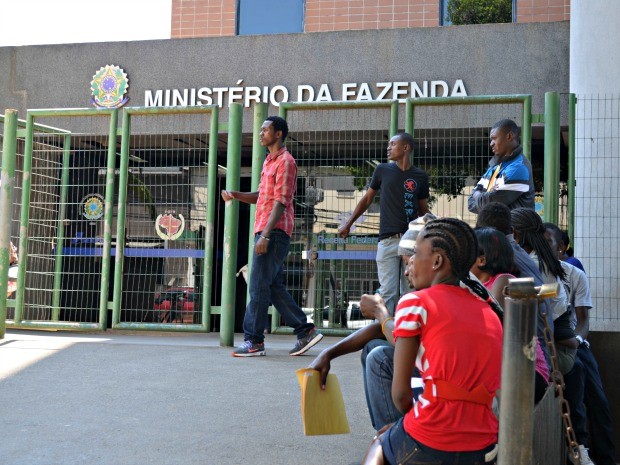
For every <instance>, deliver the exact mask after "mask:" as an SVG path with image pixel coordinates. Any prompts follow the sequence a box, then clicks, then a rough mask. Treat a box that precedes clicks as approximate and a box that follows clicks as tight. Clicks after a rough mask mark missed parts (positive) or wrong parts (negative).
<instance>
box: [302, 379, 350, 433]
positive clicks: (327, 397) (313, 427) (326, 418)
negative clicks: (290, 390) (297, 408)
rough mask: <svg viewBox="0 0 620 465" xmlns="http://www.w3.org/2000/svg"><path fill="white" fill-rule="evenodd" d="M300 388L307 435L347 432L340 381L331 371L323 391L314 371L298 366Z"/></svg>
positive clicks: (347, 423)
mask: <svg viewBox="0 0 620 465" xmlns="http://www.w3.org/2000/svg"><path fill="white" fill-rule="evenodd" d="M295 374H296V375H297V381H298V382H299V388H300V389H301V420H302V423H303V425H304V434H305V435H306V436H316V435H321V434H345V433H349V432H350V430H349V421H348V420H347V413H346V411H345V409H344V400H343V398H342V392H341V391H340V383H338V378H337V377H336V375H334V374H331V373H330V374H328V375H327V383H326V385H325V390H322V389H321V375H320V373H319V372H318V371H317V370H312V369H310V368H301V369H299V370H297V371H296V372H295Z"/></svg>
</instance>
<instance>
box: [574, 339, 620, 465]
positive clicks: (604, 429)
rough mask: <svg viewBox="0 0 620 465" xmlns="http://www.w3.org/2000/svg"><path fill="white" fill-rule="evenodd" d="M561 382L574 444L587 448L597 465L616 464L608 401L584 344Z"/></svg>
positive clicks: (590, 353)
mask: <svg viewBox="0 0 620 465" xmlns="http://www.w3.org/2000/svg"><path fill="white" fill-rule="evenodd" d="M564 381H565V384H566V390H565V395H566V400H567V401H568V403H569V406H570V409H571V422H572V423H573V428H574V429H575V436H576V437H577V442H578V443H579V444H583V445H585V446H588V447H589V448H590V452H589V455H590V457H591V458H592V460H593V461H594V462H595V463H596V464H597V465H615V463H616V461H615V458H616V452H615V448H614V443H613V430H612V426H611V425H612V420H611V412H610V409H609V402H608V401H607V396H605V391H604V390H603V383H602V382H601V376H600V374H599V372H598V363H597V362H596V359H595V358H594V355H593V354H592V352H591V351H590V349H589V348H588V347H586V346H585V344H581V345H580V346H579V349H577V355H576V357H575V365H574V366H573V369H572V370H571V371H570V372H569V373H567V374H566V376H565V377H564ZM588 423H589V434H588V429H587V425H588Z"/></svg>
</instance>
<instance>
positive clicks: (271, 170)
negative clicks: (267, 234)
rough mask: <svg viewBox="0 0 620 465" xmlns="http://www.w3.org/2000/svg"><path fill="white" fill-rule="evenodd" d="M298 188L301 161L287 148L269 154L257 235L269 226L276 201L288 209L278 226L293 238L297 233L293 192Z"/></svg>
mask: <svg viewBox="0 0 620 465" xmlns="http://www.w3.org/2000/svg"><path fill="white" fill-rule="evenodd" d="M296 188H297V164H296V163H295V159H294V158H293V156H292V155H291V154H290V152H289V151H288V150H287V149H286V147H282V148H281V149H280V150H278V151H277V152H276V154H275V155H272V154H271V153H270V154H268V155H267V158H266V159H265V162H264V163H263V170H262V171H261V174H260V185H259V186H258V201H257V202H256V217H255V220H254V234H258V233H260V232H262V231H263V229H265V227H266V226H267V222H268V221H269V215H270V214H271V211H272V210H273V207H274V205H275V202H276V201H277V202H280V203H281V204H282V205H284V207H285V208H284V212H283V213H282V216H281V217H280V219H279V220H278V222H277V223H276V225H275V226H274V229H281V230H282V231H284V232H285V233H286V234H287V235H288V236H289V237H290V236H291V235H292V234H293V223H294V212H293V195H295V189H296Z"/></svg>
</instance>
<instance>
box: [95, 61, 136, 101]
mask: <svg viewBox="0 0 620 465" xmlns="http://www.w3.org/2000/svg"><path fill="white" fill-rule="evenodd" d="M128 87H129V79H127V74H126V73H125V72H124V71H123V70H122V69H121V68H119V67H118V66H114V65H105V66H104V67H103V68H100V69H99V71H97V72H96V73H95V75H94V76H93V80H92V81H91V82H90V90H91V92H92V98H91V102H92V104H93V105H95V106H96V107H100V108H119V107H122V106H123V105H125V103H127V100H129V97H125V94H126V93H127V88H128Z"/></svg>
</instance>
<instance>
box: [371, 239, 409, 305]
mask: <svg viewBox="0 0 620 465" xmlns="http://www.w3.org/2000/svg"><path fill="white" fill-rule="evenodd" d="M399 242H400V238H396V237H388V238H387V239H381V240H380V241H379V244H378V245H377V273H378V275H379V284H380V285H381V287H380V288H379V293H380V294H381V296H382V297H383V300H384V301H385V306H386V307H387V309H388V312H389V313H390V315H394V309H395V308H396V304H397V303H398V299H400V296H401V295H403V294H405V293H406V292H409V291H410V290H411V289H410V288H409V282H408V281H407V279H406V278H405V275H404V269H405V267H404V265H403V260H402V257H401V256H400V255H398V243H399Z"/></svg>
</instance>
